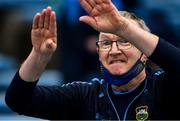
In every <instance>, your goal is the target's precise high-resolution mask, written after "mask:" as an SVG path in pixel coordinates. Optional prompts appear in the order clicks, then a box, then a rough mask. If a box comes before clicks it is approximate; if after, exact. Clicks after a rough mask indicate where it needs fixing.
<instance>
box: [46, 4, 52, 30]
mask: <svg viewBox="0 0 180 121" xmlns="http://www.w3.org/2000/svg"><path fill="white" fill-rule="evenodd" d="M50 14H51V7H47V9H46V11H45V20H44V28H46V29H48V28H49V20H50Z"/></svg>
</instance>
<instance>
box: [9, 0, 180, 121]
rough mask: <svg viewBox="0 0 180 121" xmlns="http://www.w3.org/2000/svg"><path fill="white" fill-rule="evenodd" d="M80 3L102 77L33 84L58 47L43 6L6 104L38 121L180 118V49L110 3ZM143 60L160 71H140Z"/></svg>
mask: <svg viewBox="0 0 180 121" xmlns="http://www.w3.org/2000/svg"><path fill="white" fill-rule="evenodd" d="M80 3H81V5H82V7H83V8H84V9H85V10H86V11H87V12H88V13H89V14H90V16H82V17H80V21H82V22H85V23H87V24H89V25H90V26H92V27H93V28H94V29H96V30H97V31H99V32H101V33H100V36H99V41H98V42H97V52H98V54H99V60H100V62H101V66H102V74H103V79H93V80H94V81H92V82H90V83H87V82H73V83H69V84H64V85H62V86H53V87H42V86H36V83H37V80H38V79H39V77H40V75H41V74H42V72H43V70H44V69H45V66H46V65H47V63H48V62H49V61H50V59H51V57H52V55H53V53H54V51H55V49H56V45H57V44H56V43H57V39H56V22H55V14H54V12H52V10H51V8H49V7H48V8H46V9H44V10H43V11H42V12H41V13H38V14H37V15H36V16H35V17H34V22H33V29H32V44H33V49H32V52H31V53H30V55H29V57H28V58H27V59H26V60H25V62H24V63H23V64H22V66H21V68H20V69H19V71H18V72H17V73H16V75H15V77H14V79H13V81H12V83H11V85H10V86H9V89H8V90H7V93H6V103H7V105H8V106H9V107H10V108H11V109H12V110H14V111H15V112H18V113H19V114H24V115H29V116H34V117H39V118H43V119H107V120H146V119H147V120H152V119H179V117H178V112H176V111H175V110H176V108H177V109H178V108H179V107H180V105H179V100H178V99H177V98H176V96H177V94H179V92H180V90H179V88H178V86H179V80H180V75H179V72H178V69H179V67H180V64H179V62H180V50H179V49H178V48H175V47H174V46H173V45H171V44H169V43H167V42H165V41H164V40H163V39H160V38H159V37H158V36H156V35H154V34H151V33H150V32H148V28H147V27H146V26H145V24H144V23H143V22H142V20H140V19H138V18H137V17H135V16H134V15H132V14H129V13H127V12H120V13H119V12H118V10H117V9H116V7H115V6H114V5H113V3H112V2H111V0H80ZM145 30H146V31H145ZM167 49H168V51H166V50H167ZM147 58H148V59H150V60H152V61H153V62H155V63H156V64H158V65H159V66H160V67H161V68H162V69H163V70H164V71H163V70H161V69H159V70H152V69H148V68H145V64H146V61H147Z"/></svg>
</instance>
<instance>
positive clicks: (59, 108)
mask: <svg viewBox="0 0 180 121" xmlns="http://www.w3.org/2000/svg"><path fill="white" fill-rule="evenodd" d="M36 84H37V81H36V82H32V83H31V82H25V81H24V80H22V79H21V78H20V76H19V73H16V75H15V76H14V78H13V80H12V82H11V84H10V86H9V88H8V90H7V92H6V97H5V101H6V103H7V105H8V106H9V107H10V108H11V109H12V110H13V111H15V112H17V113H19V114H23V115H27V116H32V117H37V118H42V119H51V120H57V119H70V118H73V117H69V116H72V115H75V114H76V112H78V110H77V108H80V105H81V104H82V103H81V102H83V99H85V97H86V95H87V94H88V93H89V85H88V84H82V83H69V84H65V85H62V86H46V87H45V86H37V85H36ZM76 110H77V111H76ZM75 111H76V112H75ZM71 114H72V115H71Z"/></svg>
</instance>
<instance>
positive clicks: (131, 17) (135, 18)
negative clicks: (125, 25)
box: [119, 11, 150, 32]
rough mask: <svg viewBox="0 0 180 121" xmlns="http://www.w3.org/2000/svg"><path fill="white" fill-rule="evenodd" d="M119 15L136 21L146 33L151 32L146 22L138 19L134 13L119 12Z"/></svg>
mask: <svg viewBox="0 0 180 121" xmlns="http://www.w3.org/2000/svg"><path fill="white" fill-rule="evenodd" d="M119 13H120V14H121V15H122V16H123V17H125V18H127V19H131V20H134V21H136V22H137V23H138V25H139V26H140V28H142V29H143V30H145V31H148V32H150V29H149V28H148V27H147V25H146V23H145V22H144V20H142V19H140V18H138V17H137V16H136V15H135V14H134V13H132V12H127V11H119Z"/></svg>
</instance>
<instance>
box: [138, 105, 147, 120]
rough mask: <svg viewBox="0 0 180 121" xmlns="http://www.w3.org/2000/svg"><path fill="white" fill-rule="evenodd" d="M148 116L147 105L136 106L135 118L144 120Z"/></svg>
mask: <svg viewBox="0 0 180 121" xmlns="http://www.w3.org/2000/svg"><path fill="white" fill-rule="evenodd" d="M147 118H148V107H147V106H140V107H137V108H136V120H138V121H145V120H146V119H147Z"/></svg>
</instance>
